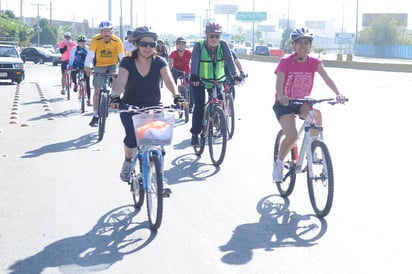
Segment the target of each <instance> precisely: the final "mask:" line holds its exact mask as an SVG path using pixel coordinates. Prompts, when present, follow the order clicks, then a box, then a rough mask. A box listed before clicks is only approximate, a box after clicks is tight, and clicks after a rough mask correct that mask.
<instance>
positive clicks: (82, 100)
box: [79, 81, 86, 113]
mask: <svg viewBox="0 0 412 274" xmlns="http://www.w3.org/2000/svg"><path fill="white" fill-rule="evenodd" d="M79 96H80V110H81V112H82V113H84V112H85V111H86V107H85V104H86V100H85V97H86V91H85V88H84V82H83V81H79Z"/></svg>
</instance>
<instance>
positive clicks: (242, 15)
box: [236, 11, 267, 21]
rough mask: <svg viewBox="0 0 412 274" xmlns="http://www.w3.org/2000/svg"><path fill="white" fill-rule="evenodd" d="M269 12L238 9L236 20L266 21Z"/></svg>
mask: <svg viewBox="0 0 412 274" xmlns="http://www.w3.org/2000/svg"><path fill="white" fill-rule="evenodd" d="M266 18H267V13H266V12H265V11H263V12H253V11H238V12H237V13H236V20H238V21H266Z"/></svg>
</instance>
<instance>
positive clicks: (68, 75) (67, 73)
mask: <svg viewBox="0 0 412 274" xmlns="http://www.w3.org/2000/svg"><path fill="white" fill-rule="evenodd" d="M64 77H65V81H66V86H65V89H66V93H67V100H70V86H71V85H72V76H71V70H70V69H66V70H65V72H64Z"/></svg>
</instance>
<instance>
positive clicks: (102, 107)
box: [98, 90, 108, 141]
mask: <svg viewBox="0 0 412 274" xmlns="http://www.w3.org/2000/svg"><path fill="white" fill-rule="evenodd" d="M107 104H108V98H107V92H105V91H103V90H101V91H100V96H99V121H98V126H99V141H101V140H103V136H104V132H105V127H106V117H107V112H108V105H107Z"/></svg>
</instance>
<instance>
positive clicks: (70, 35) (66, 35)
mask: <svg viewBox="0 0 412 274" xmlns="http://www.w3.org/2000/svg"><path fill="white" fill-rule="evenodd" d="M63 35H64V37H72V34H71V33H70V31H66V32H65V33H64V34H63Z"/></svg>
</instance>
